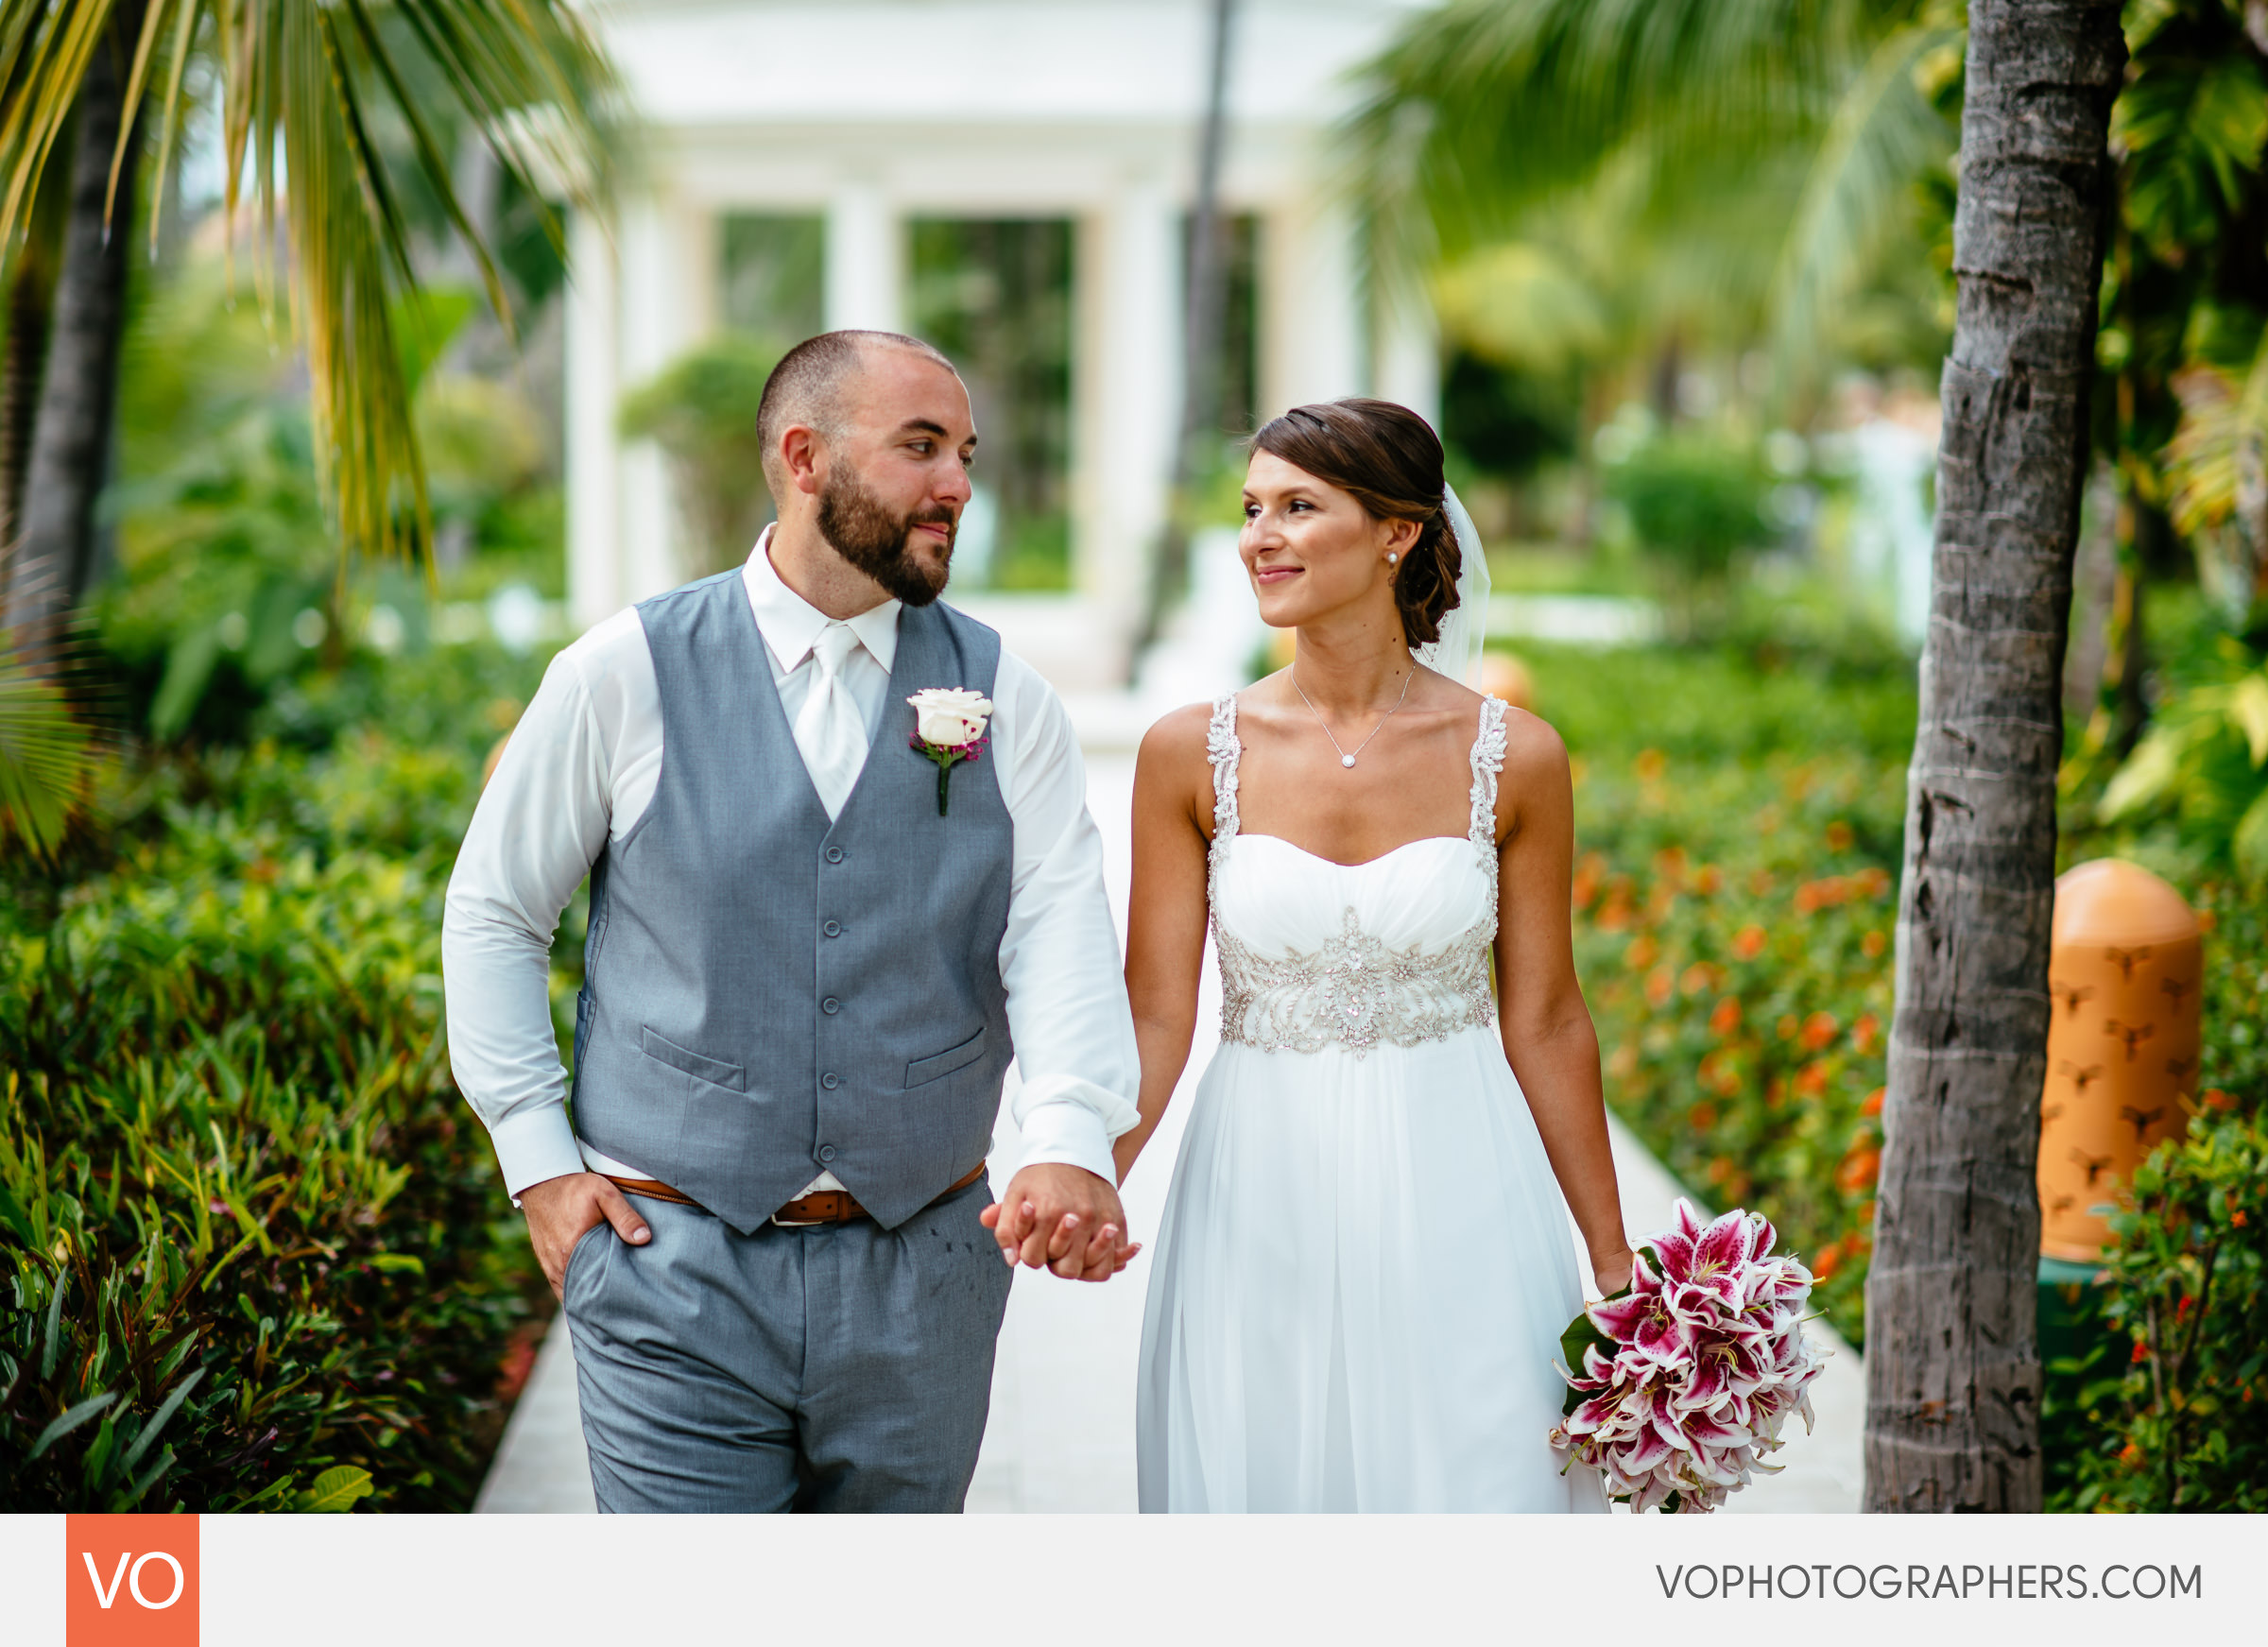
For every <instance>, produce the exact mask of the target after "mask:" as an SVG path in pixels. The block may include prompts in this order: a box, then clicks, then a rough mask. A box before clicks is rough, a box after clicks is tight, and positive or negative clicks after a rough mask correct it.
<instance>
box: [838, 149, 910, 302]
mask: <svg viewBox="0 0 2268 1647" xmlns="http://www.w3.org/2000/svg"><path fill="white" fill-rule="evenodd" d="M904 261H905V250H904V239H903V234H902V229H901V226H900V223H899V220H898V214H897V210H896V208H895V207H894V206H892V204H891V202H890V199H889V197H888V196H887V195H885V194H884V192H883V190H882V186H881V185H880V184H879V183H875V182H871V181H868V180H857V181H852V182H848V183H845V184H844V185H843V186H842V187H840V188H839V189H837V190H836V191H835V193H834V196H833V198H832V199H830V200H829V201H828V202H827V274H826V281H827V330H828V331H830V332H839V331H841V330H843V329H844V328H846V327H859V328H862V329H864V330H867V331H870V332H902V331H903V330H904V329H905V327H904V324H903V317H902V315H901V313H900V308H899V302H900V300H899V288H900V286H901V285H902V283H903V272H902V271H903V265H904Z"/></svg>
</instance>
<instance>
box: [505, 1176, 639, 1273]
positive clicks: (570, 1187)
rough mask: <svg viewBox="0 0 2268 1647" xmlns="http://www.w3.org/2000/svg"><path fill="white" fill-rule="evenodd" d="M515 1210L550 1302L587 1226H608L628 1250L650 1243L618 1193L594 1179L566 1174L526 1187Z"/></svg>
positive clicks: (592, 1177)
mask: <svg viewBox="0 0 2268 1647" xmlns="http://www.w3.org/2000/svg"><path fill="white" fill-rule="evenodd" d="M520 1210H521V1211H523V1212H524V1213H526V1214H527V1234H528V1239H529V1240H530V1241H532V1242H533V1243H535V1247H536V1261H537V1262H539V1263H541V1265H542V1266H543V1278H544V1279H545V1280H547V1281H549V1282H550V1283H551V1292H552V1296H554V1297H558V1296H559V1295H560V1289H561V1288H563V1287H564V1286H565V1285H566V1284H567V1260H568V1259H569V1257H570V1256H572V1255H573V1253H574V1252H575V1244H576V1242H578V1241H580V1240H582V1238H583V1232H584V1231H585V1230H587V1229H589V1228H591V1227H593V1225H595V1224H598V1223H600V1222H602V1221H603V1222H605V1223H608V1224H611V1225H612V1226H613V1227H614V1233H615V1234H617V1235H619V1236H621V1237H622V1239H623V1240H625V1241H627V1242H628V1243H629V1244H631V1245H632V1246H644V1244H646V1243H647V1242H649V1241H651V1240H652V1239H653V1231H652V1230H650V1229H648V1228H647V1227H646V1225H645V1220H644V1219H643V1218H641V1217H639V1216H638V1214H637V1213H635V1212H633V1211H631V1210H630V1203H629V1201H628V1200H627V1198H626V1197H625V1196H624V1194H623V1192H621V1191H620V1190H617V1189H616V1188H615V1187H614V1186H613V1184H611V1183H610V1182H609V1181H608V1180H607V1179H605V1178H602V1177H601V1176H599V1175H598V1174H596V1173H569V1174H567V1175H565V1176H563V1177H558V1178H546V1179H544V1180H543V1182H541V1184H530V1185H529V1186H528V1187H527V1188H526V1189H524V1190H523V1191H521V1192H520Z"/></svg>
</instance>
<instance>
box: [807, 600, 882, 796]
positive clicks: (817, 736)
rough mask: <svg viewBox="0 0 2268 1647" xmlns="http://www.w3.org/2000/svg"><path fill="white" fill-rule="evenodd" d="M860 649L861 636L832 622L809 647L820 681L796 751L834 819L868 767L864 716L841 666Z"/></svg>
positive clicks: (813, 686) (809, 703)
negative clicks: (859, 640)
mask: <svg viewBox="0 0 2268 1647" xmlns="http://www.w3.org/2000/svg"><path fill="white" fill-rule="evenodd" d="M857 644H858V637H857V636H856V635H854V634H852V633H851V626H850V625H848V624H842V623H830V624H829V625H828V626H826V627H825V628H823V629H821V630H820V631H819V638H818V639H817V640H816V641H814V642H813V643H812V645H811V661H812V665H813V667H814V668H816V669H817V671H818V672H819V678H817V679H816V680H815V681H813V682H812V683H811V693H810V695H809V696H807V697H805V698H804V700H803V709H802V712H800V713H799V714H798V715H797V716H796V747H797V748H798V749H799V750H800V751H801V752H802V755H803V765H804V769H805V770H806V771H808V772H809V773H810V774H811V782H812V787H813V788H815V789H816V790H817V791H818V792H819V804H820V805H821V806H824V807H825V808H826V809H827V815H828V816H829V817H830V818H833V817H835V816H837V815H840V814H841V812H842V810H843V802H844V801H846V800H849V799H850V798H851V788H852V786H853V785H855V784H856V783H857V782H858V769H859V768H860V767H861V766H864V765H865V764H866V763H867V722H866V717H865V716H864V715H862V714H861V713H860V712H859V709H858V700H857V699H856V698H854V697H852V696H851V688H850V687H849V686H847V685H845V684H844V682H843V662H844V661H845V660H846V659H848V658H849V657H850V656H851V647H853V646H855V645H857Z"/></svg>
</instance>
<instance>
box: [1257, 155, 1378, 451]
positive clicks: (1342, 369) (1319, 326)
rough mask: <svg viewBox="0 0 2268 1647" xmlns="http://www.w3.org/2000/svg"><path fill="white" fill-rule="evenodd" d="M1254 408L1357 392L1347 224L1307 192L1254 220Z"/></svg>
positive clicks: (1358, 341) (1355, 289)
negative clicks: (1257, 232)
mask: <svg viewBox="0 0 2268 1647" xmlns="http://www.w3.org/2000/svg"><path fill="white" fill-rule="evenodd" d="M1261 237H1262V240H1261V251H1260V255H1261V270H1262V274H1261V294H1260V296H1261V315H1260V335H1261V360H1260V385H1261V404H1260V415H1261V418H1262V419H1263V420H1266V419H1269V418H1272V417H1274V416H1276V415H1277V414H1278V413H1279V412H1282V411H1284V410H1286V409H1287V408H1289V407H1292V406H1299V405H1306V404H1309V403H1313V402H1315V401H1330V400H1336V399H1337V398H1339V397H1340V396H1341V395H1353V394H1360V393H1362V392H1363V389H1364V387H1365V386H1364V383H1363V330H1364V319H1363V301H1362V289H1361V283H1360V281H1359V280H1358V279H1357V277H1356V262H1355V255H1354V228H1353V224H1352V222H1351V221H1350V220H1349V217H1348V214H1346V212H1345V211H1343V210H1342V209H1340V208H1339V207H1337V206H1335V205H1331V204H1327V203H1326V202H1325V201H1324V200H1323V199H1322V198H1321V197H1316V196H1309V197H1303V198H1301V199H1298V200H1297V201H1294V202H1292V203H1290V204H1288V205H1285V206H1282V207H1280V208H1278V209H1277V210H1275V211H1273V212H1270V213H1269V214H1267V216H1266V217H1265V218H1264V219H1263V222H1262V225H1261Z"/></svg>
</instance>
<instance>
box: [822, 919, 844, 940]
mask: <svg viewBox="0 0 2268 1647" xmlns="http://www.w3.org/2000/svg"><path fill="white" fill-rule="evenodd" d="M819 930H820V931H821V932H823V933H825V934H826V935H828V936H829V937H831V938H839V937H841V936H842V935H843V923H842V922H841V921H839V920H831V921H829V922H828V923H827V924H826V925H825V926H823V927H821V928H819Z"/></svg>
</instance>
